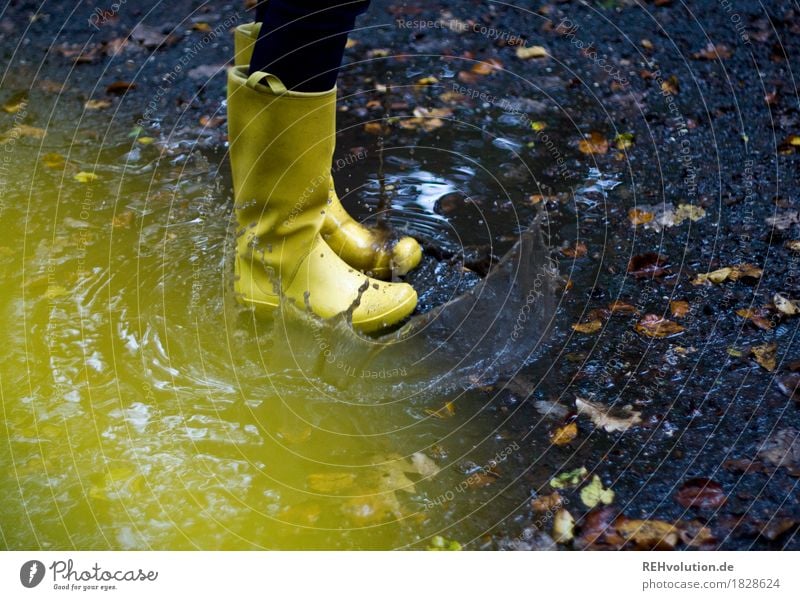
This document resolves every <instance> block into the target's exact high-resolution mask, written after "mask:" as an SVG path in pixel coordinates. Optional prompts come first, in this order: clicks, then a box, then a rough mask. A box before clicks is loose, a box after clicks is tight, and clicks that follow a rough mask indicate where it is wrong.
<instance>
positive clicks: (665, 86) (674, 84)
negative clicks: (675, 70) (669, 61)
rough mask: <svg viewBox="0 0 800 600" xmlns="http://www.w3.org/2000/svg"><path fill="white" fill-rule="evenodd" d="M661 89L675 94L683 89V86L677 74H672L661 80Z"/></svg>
mask: <svg viewBox="0 0 800 600" xmlns="http://www.w3.org/2000/svg"><path fill="white" fill-rule="evenodd" d="M661 91H662V92H664V93H666V94H671V95H673V96H675V95H677V94H678V92H680V91H681V86H680V84H679V83H678V78H677V77H676V76H675V75H670V76H669V78H667V79H665V80H664V81H662V82H661Z"/></svg>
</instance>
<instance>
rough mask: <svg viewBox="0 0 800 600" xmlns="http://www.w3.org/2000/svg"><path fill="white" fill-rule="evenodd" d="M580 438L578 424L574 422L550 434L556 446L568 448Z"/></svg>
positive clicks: (551, 440)
mask: <svg viewBox="0 0 800 600" xmlns="http://www.w3.org/2000/svg"><path fill="white" fill-rule="evenodd" d="M577 436H578V424H577V423H576V422H575V421H573V422H572V423H567V424H566V425H564V426H563V427H559V428H558V429H556V430H555V431H554V432H552V433H551V434H550V442H551V443H552V444H553V445H555V446H566V445H567V444H569V443H570V442H571V441H572V440H574V439H575V438H576V437H577Z"/></svg>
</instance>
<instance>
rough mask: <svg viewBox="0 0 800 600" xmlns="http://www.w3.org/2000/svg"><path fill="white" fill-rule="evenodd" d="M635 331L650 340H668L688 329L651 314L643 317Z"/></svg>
mask: <svg viewBox="0 0 800 600" xmlns="http://www.w3.org/2000/svg"><path fill="white" fill-rule="evenodd" d="M634 329H635V330H636V332H637V333H639V334H641V335H645V336H647V337H650V338H668V337H673V336H675V335H680V334H681V333H683V332H684V331H685V329H686V328H685V327H684V326H683V325H679V324H678V323H676V322H675V321H670V320H668V319H665V318H664V317H662V316H659V315H654V314H649V315H645V316H644V317H642V319H641V321H639V322H638V323H637V324H636V325H635V326H634Z"/></svg>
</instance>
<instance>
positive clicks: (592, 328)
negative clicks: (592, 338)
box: [572, 319, 603, 333]
mask: <svg viewBox="0 0 800 600" xmlns="http://www.w3.org/2000/svg"><path fill="white" fill-rule="evenodd" d="M602 327H603V322H602V321H600V320H597V319H596V320H593V321H584V322H583V323H575V324H573V325H572V329H574V330H575V331H577V332H578V333H597V332H598V331H600V329H602Z"/></svg>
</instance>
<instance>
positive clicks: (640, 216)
mask: <svg viewBox="0 0 800 600" xmlns="http://www.w3.org/2000/svg"><path fill="white" fill-rule="evenodd" d="M628 219H629V220H630V222H631V224H633V225H644V224H645V223H650V222H651V221H652V220H653V219H655V214H653V213H651V212H648V211H646V210H642V209H641V208H632V209H630V210H629V211H628Z"/></svg>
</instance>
